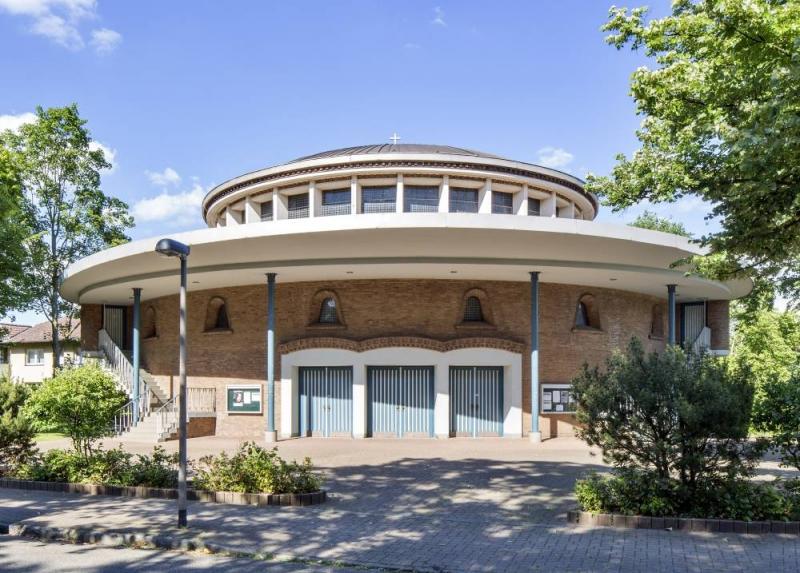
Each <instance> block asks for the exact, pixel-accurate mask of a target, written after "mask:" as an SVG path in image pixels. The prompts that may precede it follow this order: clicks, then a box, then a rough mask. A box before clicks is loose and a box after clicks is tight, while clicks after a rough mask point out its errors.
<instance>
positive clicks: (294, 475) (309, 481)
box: [192, 442, 322, 493]
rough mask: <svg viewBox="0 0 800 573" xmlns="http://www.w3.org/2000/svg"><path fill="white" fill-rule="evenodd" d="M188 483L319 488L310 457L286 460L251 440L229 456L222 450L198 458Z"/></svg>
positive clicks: (248, 489) (265, 489)
mask: <svg viewBox="0 0 800 573" xmlns="http://www.w3.org/2000/svg"><path fill="white" fill-rule="evenodd" d="M192 483H193V485H194V488H195V489H200V490H206V491H232V492H239V493H310V492H314V491H319V489H320V488H321V487H322V479H321V478H320V476H318V475H317V474H315V473H314V472H313V468H312V465H311V460H310V459H308V458H305V460H303V463H300V464H299V463H297V462H287V461H285V460H283V459H282V458H281V457H280V456H279V455H278V450H277V448H273V449H271V450H267V449H264V448H262V447H260V446H257V445H256V444H254V443H252V442H246V443H244V444H242V445H241V446H240V447H239V450H238V451H237V452H236V453H235V454H233V456H228V455H227V454H226V453H225V452H223V453H221V454H220V455H218V456H206V457H204V458H201V459H200V464H199V465H198V466H197V467H196V468H195V475H194V478H193V480H192Z"/></svg>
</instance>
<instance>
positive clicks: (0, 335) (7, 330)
mask: <svg viewBox="0 0 800 573" xmlns="http://www.w3.org/2000/svg"><path fill="white" fill-rule="evenodd" d="M29 328H30V325H28V324H14V323H13V322H0V343H3V342H9V341H10V340H11V339H12V338H14V337H15V336H16V335H18V334H20V333H21V332H24V331H26V330H28V329H29Z"/></svg>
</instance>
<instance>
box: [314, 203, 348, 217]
mask: <svg viewBox="0 0 800 573" xmlns="http://www.w3.org/2000/svg"><path fill="white" fill-rule="evenodd" d="M349 214H350V203H334V204H331V205H320V207H319V215H320V217H329V216H331V215H349Z"/></svg>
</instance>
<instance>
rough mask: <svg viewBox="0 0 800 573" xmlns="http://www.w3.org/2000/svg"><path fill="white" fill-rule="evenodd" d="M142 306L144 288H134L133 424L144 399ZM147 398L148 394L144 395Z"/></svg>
mask: <svg viewBox="0 0 800 573" xmlns="http://www.w3.org/2000/svg"><path fill="white" fill-rule="evenodd" d="M141 306H142V289H140V288H134V289H133V364H132V366H133V389H132V390H133V392H132V396H131V400H132V401H133V425H134V426H135V425H137V424H138V423H139V402H140V401H141V399H142V396H140V392H139V368H140V364H141V351H140V344H139V342H140V332H141V322H142V319H141V316H142V312H141ZM144 399H145V400H147V396H145V397H144Z"/></svg>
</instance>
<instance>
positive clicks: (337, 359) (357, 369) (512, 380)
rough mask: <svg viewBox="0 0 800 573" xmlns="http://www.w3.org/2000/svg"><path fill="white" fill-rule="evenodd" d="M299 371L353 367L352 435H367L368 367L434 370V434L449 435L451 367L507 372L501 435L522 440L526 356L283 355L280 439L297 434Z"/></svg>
mask: <svg viewBox="0 0 800 573" xmlns="http://www.w3.org/2000/svg"><path fill="white" fill-rule="evenodd" d="M301 366H352V367H353V436H354V437H356V438H363V437H365V436H366V434H367V366H433V367H434V381H435V382H434V384H435V393H436V400H435V404H434V423H433V426H434V433H435V434H436V437H438V438H447V437H448V436H449V435H450V396H449V370H450V366H502V367H503V370H504V371H503V416H504V417H503V436H504V437H515V438H519V437H521V436H522V356H521V355H520V354H517V353H514V352H509V351H506V350H497V349H493V348H464V349H459V350H451V351H449V352H438V351H435V350H426V349H421V348H397V347H391V348H378V349H375V350H368V351H366V352H353V351H351V350H340V349H334V348H312V349H308V350H299V351H297V352H291V353H288V354H284V355H282V356H281V404H280V406H281V427H280V433H281V437H283V438H288V437H291V436H295V435H297V434H298V433H299V431H300V427H299V420H298V403H299V386H300V384H299V368H300V367H301Z"/></svg>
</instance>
